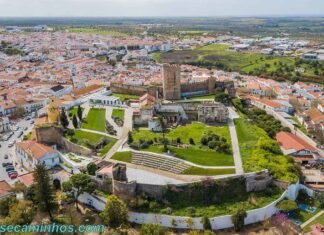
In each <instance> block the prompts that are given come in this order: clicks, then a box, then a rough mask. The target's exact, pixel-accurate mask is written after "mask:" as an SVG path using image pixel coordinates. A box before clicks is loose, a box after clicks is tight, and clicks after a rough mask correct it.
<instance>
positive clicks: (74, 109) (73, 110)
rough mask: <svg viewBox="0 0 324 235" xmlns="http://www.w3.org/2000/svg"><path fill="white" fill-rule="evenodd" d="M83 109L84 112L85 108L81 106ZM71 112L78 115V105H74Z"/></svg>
mask: <svg viewBox="0 0 324 235" xmlns="http://www.w3.org/2000/svg"><path fill="white" fill-rule="evenodd" d="M81 110H82V112H83V110H84V108H82V107H81ZM69 113H72V115H75V116H78V107H73V108H72V109H70V110H69Z"/></svg>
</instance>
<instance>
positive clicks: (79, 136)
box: [66, 130, 117, 156]
mask: <svg viewBox="0 0 324 235" xmlns="http://www.w3.org/2000/svg"><path fill="white" fill-rule="evenodd" d="M73 133H74V134H73V135H72V136H66V137H67V139H69V140H72V139H74V140H76V144H78V145H81V146H84V147H88V145H87V142H88V143H89V144H91V145H96V144H98V143H99V142H100V141H101V140H102V139H103V138H105V139H107V140H109V143H108V144H107V145H106V146H104V147H103V148H102V149H101V150H100V152H99V155H100V156H102V155H104V154H106V153H107V152H108V151H109V150H110V149H111V147H112V146H113V145H114V144H115V143H116V141H117V140H116V139H114V138H111V137H107V136H104V135H100V134H96V133H90V132H85V131H81V130H74V132H73Z"/></svg>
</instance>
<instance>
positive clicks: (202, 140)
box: [200, 135, 208, 145]
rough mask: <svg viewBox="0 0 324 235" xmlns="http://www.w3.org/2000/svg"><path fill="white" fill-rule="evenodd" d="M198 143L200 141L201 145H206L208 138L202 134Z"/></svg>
mask: <svg viewBox="0 0 324 235" xmlns="http://www.w3.org/2000/svg"><path fill="white" fill-rule="evenodd" d="M200 143H201V144H202V145H207V144H208V138H207V136H205V135H203V136H202V137H201V139H200Z"/></svg>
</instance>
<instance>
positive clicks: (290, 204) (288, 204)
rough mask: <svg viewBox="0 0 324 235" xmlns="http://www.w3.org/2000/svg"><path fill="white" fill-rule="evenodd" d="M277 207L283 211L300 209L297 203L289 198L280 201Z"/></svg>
mask: <svg viewBox="0 0 324 235" xmlns="http://www.w3.org/2000/svg"><path fill="white" fill-rule="evenodd" d="M276 207H277V208H278V209H279V210H280V211H282V212H289V211H293V210H296V209H298V206H297V203H296V202H295V201H292V200H289V199H284V200H282V201H280V202H279V203H278V204H277V205H276Z"/></svg>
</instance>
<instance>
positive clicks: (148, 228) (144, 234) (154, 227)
mask: <svg viewBox="0 0 324 235" xmlns="http://www.w3.org/2000/svg"><path fill="white" fill-rule="evenodd" d="M165 234H167V229H166V228H163V227H161V226H160V225H159V224H143V225H142V227H141V231H140V235H165Z"/></svg>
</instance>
